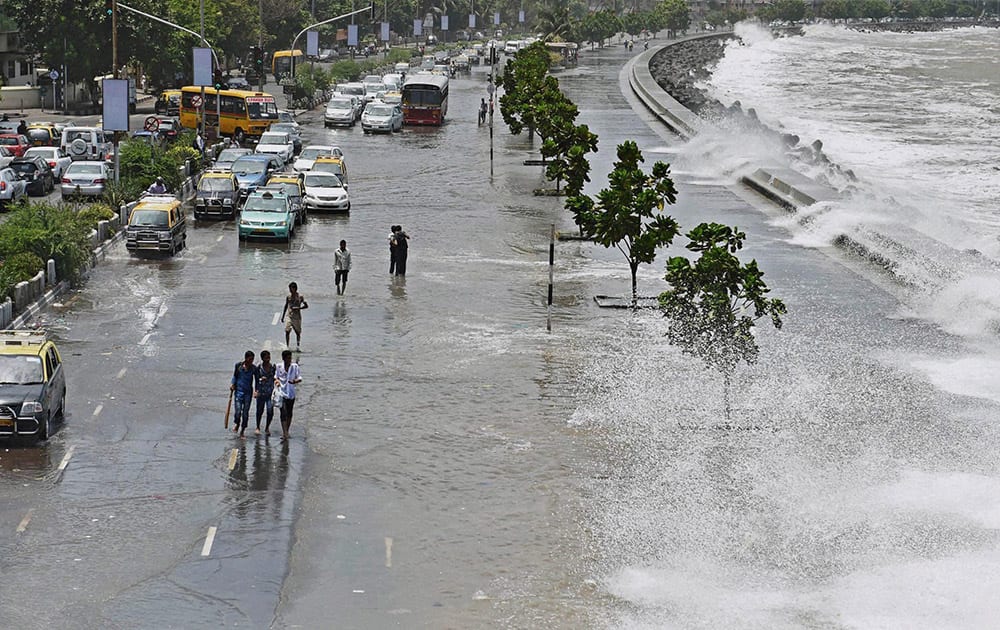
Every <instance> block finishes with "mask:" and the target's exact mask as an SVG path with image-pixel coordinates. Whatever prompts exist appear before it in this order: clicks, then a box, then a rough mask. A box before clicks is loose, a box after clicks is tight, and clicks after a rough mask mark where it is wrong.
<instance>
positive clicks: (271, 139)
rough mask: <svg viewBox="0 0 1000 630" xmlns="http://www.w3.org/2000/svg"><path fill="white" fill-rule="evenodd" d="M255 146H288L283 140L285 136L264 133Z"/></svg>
mask: <svg viewBox="0 0 1000 630" xmlns="http://www.w3.org/2000/svg"><path fill="white" fill-rule="evenodd" d="M257 144H288V142H287V141H286V140H285V134H282V133H265V134H263V135H262V136H261V137H260V142H258V143H257Z"/></svg>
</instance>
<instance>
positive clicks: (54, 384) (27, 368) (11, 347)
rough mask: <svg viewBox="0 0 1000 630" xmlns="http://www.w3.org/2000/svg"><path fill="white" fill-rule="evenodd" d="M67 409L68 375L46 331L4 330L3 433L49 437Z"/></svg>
mask: <svg viewBox="0 0 1000 630" xmlns="http://www.w3.org/2000/svg"><path fill="white" fill-rule="evenodd" d="M65 409H66V375H65V372H64V370H63V365H62V357H60V356H59V350H58V349H56V344H55V343H53V342H52V341H51V340H50V339H48V338H46V336H45V333H44V332H39V331H34V330H0V436H11V437H13V436H22V435H23V436H30V435H33V436H36V437H38V439H40V440H47V439H49V436H50V435H52V430H53V424H54V422H55V421H56V419H57V418H59V419H61V418H62V417H63V416H64V411H65Z"/></svg>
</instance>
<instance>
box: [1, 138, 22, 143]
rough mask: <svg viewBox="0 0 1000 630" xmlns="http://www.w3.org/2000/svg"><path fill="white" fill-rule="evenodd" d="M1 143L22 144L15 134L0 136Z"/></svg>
mask: <svg viewBox="0 0 1000 630" xmlns="http://www.w3.org/2000/svg"><path fill="white" fill-rule="evenodd" d="M0 144H20V142H19V141H18V139H17V138H15V137H14V136H4V137H0Z"/></svg>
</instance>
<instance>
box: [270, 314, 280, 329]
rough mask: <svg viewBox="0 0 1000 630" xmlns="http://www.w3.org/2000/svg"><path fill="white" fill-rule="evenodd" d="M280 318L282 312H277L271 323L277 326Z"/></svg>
mask: <svg viewBox="0 0 1000 630" xmlns="http://www.w3.org/2000/svg"><path fill="white" fill-rule="evenodd" d="M279 319H281V313H275V314H274V319H272V320H271V325H272V326H277V325H278V320H279Z"/></svg>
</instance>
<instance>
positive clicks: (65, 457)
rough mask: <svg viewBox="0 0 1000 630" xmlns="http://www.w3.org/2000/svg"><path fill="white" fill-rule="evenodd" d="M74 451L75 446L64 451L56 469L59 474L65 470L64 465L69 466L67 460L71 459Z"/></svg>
mask: <svg viewBox="0 0 1000 630" xmlns="http://www.w3.org/2000/svg"><path fill="white" fill-rule="evenodd" d="M75 450H76V446H71V447H69V450H68V451H66V454H65V455H63V458H62V461H61V462H59V468H57V469H56V470H58V471H59V472H62V471H64V470H66V465H67V464H69V459H70V458H71V457H73V451H75Z"/></svg>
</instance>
